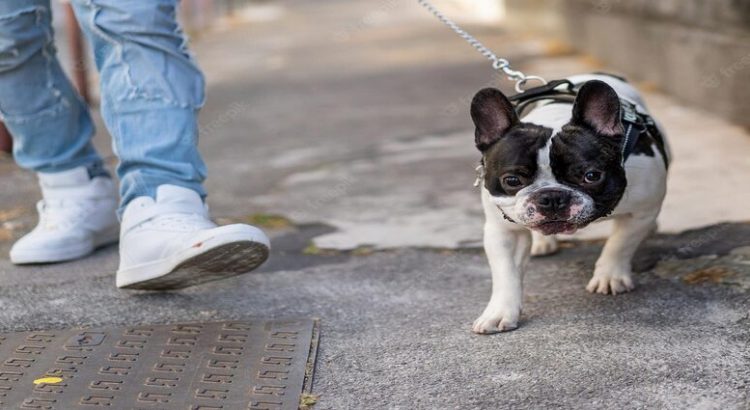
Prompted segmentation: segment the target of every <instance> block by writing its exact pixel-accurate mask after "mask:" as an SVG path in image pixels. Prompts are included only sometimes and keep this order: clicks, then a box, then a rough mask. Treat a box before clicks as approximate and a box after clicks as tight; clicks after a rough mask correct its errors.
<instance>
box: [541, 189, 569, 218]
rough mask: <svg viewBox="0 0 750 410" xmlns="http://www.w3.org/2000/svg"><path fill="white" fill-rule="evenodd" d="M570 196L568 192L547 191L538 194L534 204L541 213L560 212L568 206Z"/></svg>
mask: <svg viewBox="0 0 750 410" xmlns="http://www.w3.org/2000/svg"><path fill="white" fill-rule="evenodd" d="M570 199H571V195H570V192H568V191H562V190H559V189H549V190H545V191H542V192H540V193H539V194H538V196H537V200H536V204H537V206H538V207H539V210H541V211H547V212H552V213H557V212H560V211H562V210H564V209H567V208H568V205H570Z"/></svg>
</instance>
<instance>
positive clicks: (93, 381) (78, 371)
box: [0, 319, 318, 410]
mask: <svg viewBox="0 0 750 410" xmlns="http://www.w3.org/2000/svg"><path fill="white" fill-rule="evenodd" d="M317 338H318V324H317V321H315V320H307V319H305V320H285V321H241V322H213V323H189V324H176V325H158V326H134V327H125V328H112V329H84V330H81V329H69V330H61V331H38V332H25V333H8V334H3V335H0V363H2V364H1V365H0V408H3V409H11V408H12V409H63V410H69V409H79V408H80V409H93V408H107V409H163V410H168V409H183V410H185V409H194V410H198V409H201V410H209V409H297V408H298V407H299V399H300V395H301V393H302V392H303V391H304V390H309V388H310V385H311V383H312V371H313V366H314V361H315V353H316V350H317Z"/></svg>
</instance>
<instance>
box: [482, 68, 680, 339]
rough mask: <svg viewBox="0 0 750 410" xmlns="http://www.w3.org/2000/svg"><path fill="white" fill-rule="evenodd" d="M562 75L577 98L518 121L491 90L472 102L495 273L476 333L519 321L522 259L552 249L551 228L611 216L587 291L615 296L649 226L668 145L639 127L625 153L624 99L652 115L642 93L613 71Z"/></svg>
mask: <svg viewBox="0 0 750 410" xmlns="http://www.w3.org/2000/svg"><path fill="white" fill-rule="evenodd" d="M568 80H569V81H570V82H571V83H573V84H574V85H575V86H576V89H577V94H576V95H575V97H574V101H568V102H564V101H563V102H560V101H551V100H550V101H547V102H545V101H541V102H538V103H537V104H536V106H535V107H534V108H533V109H532V110H531V111H530V112H529V113H528V114H527V115H525V116H524V117H523V118H519V116H518V114H517V113H516V111H515V109H514V106H513V104H512V103H511V102H510V100H509V99H508V98H507V97H506V96H505V95H504V94H503V93H502V92H501V91H500V90H497V89H494V88H486V89H483V90H481V91H479V92H478V93H477V94H476V96H475V97H474V99H473V101H472V103H471V117H472V119H473V121H474V125H475V126H476V132H475V144H476V147H477V148H478V149H479V151H480V152H481V153H482V161H483V168H484V169H483V175H480V178H481V179H480V182H481V199H482V206H483V208H484V213H485V218H486V219H485V225H484V250H485V252H486V254H487V259H488V260H489V265H490V269H491V271H492V296H491V297H490V301H489V303H488V304H487V308H486V309H485V310H484V312H483V313H482V315H481V316H479V318H478V319H476V321H474V324H473V329H472V330H473V331H474V332H475V333H480V334H488V333H496V332H503V331H508V330H513V329H515V328H517V326H518V320H519V316H520V314H521V308H522V302H523V301H522V299H523V276H524V270H525V268H526V265H527V263H528V261H529V256H530V255H532V256H536V255H547V254H551V253H553V252H556V251H557V249H558V243H557V239H556V238H555V235H556V234H572V233H574V232H576V231H577V230H579V229H582V228H584V227H586V226H587V225H589V224H590V223H592V222H596V221H601V220H604V219H613V220H614V231H613V232H612V234H611V235H610V236H609V238H608V239H607V242H606V244H605V245H604V248H603V250H602V253H601V256H600V257H599V258H598V260H597V262H596V265H595V268H594V273H593V277H592V278H591V280H590V281H589V282H588V285H586V290H588V291H589V292H592V293H601V294H612V295H616V294H619V293H623V292H628V291H630V290H632V289H633V288H634V283H633V277H632V272H631V260H632V258H633V255H634V254H635V251H636V249H637V248H638V246H639V245H640V243H641V242H642V241H643V240H644V239H645V238H646V237H647V236H648V235H649V234H651V233H652V232H654V231H655V230H656V218H657V216H658V215H659V211H660V210H661V205H662V201H663V199H664V195H665V193H666V180H667V168H668V163H669V157H670V154H669V147H668V146H667V145H666V142H665V141H664V140H663V139H662V138H655V137H654V136H653V133H652V134H640V136H639V138H638V140H637V143H636V144H635V145H634V147H632V150H631V152H629V153H628V154H629V155H628V156H627V159H626V158H625V156H626V153H625V152H624V148H625V144H626V142H625V139H626V136H627V135H632V134H629V131H630V130H627V131H626V127H625V125H624V122H623V119H622V115H621V113H622V110H623V106H622V105H623V104H625V102H629V103H630V104H631V105H630V106H631V107H635V109H636V111H637V112H638V113H639V114H646V115H649V116H650V114H648V111H647V108H646V105H645V104H644V102H643V99H642V98H641V96H640V95H639V93H638V91H637V90H636V89H635V88H634V87H633V86H631V85H630V84H628V83H627V82H625V81H624V80H622V79H620V78H619V77H614V76H610V75H600V74H587V75H579V76H573V77H570V78H568ZM623 101H625V102H623ZM653 125H654V126H655V127H656V129H657V130H658V131H659V132H658V133H656V135H657V136H659V134H660V135H661V136H663V135H664V133H663V131H662V130H661V128H660V126H659V125H658V124H656V123H655V122H654V123H653Z"/></svg>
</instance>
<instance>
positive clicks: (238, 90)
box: [0, 0, 750, 409]
mask: <svg viewBox="0 0 750 410" xmlns="http://www.w3.org/2000/svg"><path fill="white" fill-rule="evenodd" d="M262 4H263V5H262V6H258V7H255V8H253V9H249V10H248V11H245V12H242V13H240V14H238V16H237V17H236V18H235V19H233V20H232V21H229V22H227V23H226V24H225V25H224V26H223V28H222V29H221V30H216V31H214V32H210V33H204V34H202V35H200V36H198V37H197V38H195V42H194V44H195V47H194V50H195V52H196V54H197V56H198V59H199V61H200V62H201V64H202V66H203V68H204V70H205V71H206V75H207V78H208V83H209V87H208V103H207V105H206V107H205V109H204V110H203V112H202V117H201V127H202V131H203V133H202V137H201V142H200V144H201V149H202V152H203V153H204V155H205V157H206V160H207V162H208V164H209V170H210V179H209V181H208V184H207V186H208V190H209V193H210V198H209V201H210V204H211V207H212V212H213V214H214V216H215V217H216V219H217V220H219V221H220V222H233V221H250V222H253V223H256V224H258V225H260V226H263V227H264V228H265V229H267V230H268V232H269V233H270V234H271V236H272V241H273V243H274V250H273V255H272V258H271V260H270V261H269V263H267V264H266V265H265V266H264V267H263V268H262V269H261V270H260V271H259V272H258V273H254V274H250V275H244V276H243V277H239V278H236V279H231V280H227V281H224V282H220V283H212V284H208V285H205V286H201V287H198V288H194V289H188V290H185V291H181V292H173V293H142V292H122V291H118V290H116V289H115V287H114V271H115V270H116V267H117V250H116V247H110V248H106V249H103V250H101V251H98V252H97V253H96V254H94V255H93V256H91V257H89V258H86V259H84V260H81V261H76V262H71V263H65V264H59V265H44V266H33V267H14V266H13V265H11V264H10V263H9V261H8V260H7V250H8V249H9V247H10V245H11V244H12V242H13V240H15V239H17V238H18V237H20V236H21V235H22V234H23V233H24V232H25V231H27V230H29V229H31V228H32V227H33V225H34V223H35V215H34V208H33V204H34V202H35V201H36V200H37V199H38V198H39V194H38V192H37V187H36V182H35V178H34V176H33V174H31V173H29V172H26V171H23V170H20V169H18V168H17V167H16V166H15V165H14V164H13V163H12V161H11V160H10V159H8V158H5V159H2V160H0V204H1V205H0V281H2V284H3V286H1V287H0V330H2V331H12V330H30V329H34V330H36V329H50V328H54V329H61V328H69V327H73V326H105V325H106V326H110V325H132V324H141V323H153V324H159V323H173V322H178V321H208V320H212V321H214V320H230V319H247V318H256V317H276V318H280V317H299V316H302V317H319V318H321V341H320V353H319V356H318V365H317V371H316V378H315V382H314V386H313V392H314V393H315V394H316V395H318V396H319V398H318V402H317V404H316V405H315V406H314V408H315V409H371V408H372V409H381V408H389V409H443V408H446V409H449V408H450V409H453V408H455V409H459V408H460V409H464V408H488V409H497V408H549V407H561V408H602V407H611V408H627V409H629V408H634V409H635V408H671V409H684V408H695V409H747V408H749V407H750V398H749V397H748V389H750V223H748V221H750V209H749V208H748V207H747V205H746V204H747V203H749V202H750V192H749V191H748V190H747V188H746V187H747V181H748V180H749V179H750V159H749V158H750V156H748V153H749V152H750V135H748V133H747V131H746V130H742V129H740V128H737V127H734V126H732V125H731V124H728V123H726V122H724V121H722V120H720V119H718V118H716V117H714V116H712V115H710V114H708V113H705V112H702V111H700V110H697V109H694V108H691V107H689V106H685V105H682V104H680V103H679V102H678V101H675V100H673V99H672V98H670V97H668V96H665V95H662V94H659V92H658V90H656V89H655V88H654V87H653V86H652V85H649V84H640V86H642V88H643V89H644V91H646V100H647V102H648V103H649V104H650V105H651V107H652V109H653V111H654V112H655V115H656V117H657V118H659V119H660V120H661V121H662V122H664V124H665V126H666V128H667V130H668V131H669V134H670V140H671V143H672V150H673V151H674V156H675V158H676V159H675V162H674V166H673V167H672V169H671V170H670V172H671V175H670V178H671V179H670V192H669V195H668V199H667V201H666V204H665V207H664V211H663V213H662V218H661V221H660V222H661V228H662V233H660V234H658V235H656V236H654V237H652V238H650V239H649V240H647V241H646V243H645V244H644V245H643V247H642V248H641V250H640V251H639V252H638V254H637V255H636V260H635V267H636V269H635V270H636V271H637V272H638V273H637V275H636V280H637V284H638V288H637V289H636V290H635V291H634V292H632V293H629V294H626V295H621V296H617V297H609V296H602V295H590V294H588V293H587V292H585V290H584V289H583V288H584V286H585V284H586V283H587V281H588V277H589V276H590V274H591V272H592V270H593V264H594V261H595V260H596V257H597V255H598V252H599V251H600V250H601V244H602V242H601V241H600V240H598V239H596V238H599V237H601V236H602V234H603V233H604V234H605V235H606V231H604V230H602V229H604V228H601V227H599V228H595V229H593V230H592V231H591V232H589V233H585V232H584V233H583V235H582V236H581V237H579V238H578V240H573V241H568V242H564V247H563V248H564V249H562V251H561V252H560V253H558V254H556V255H553V256H549V257H544V258H538V259H534V260H532V262H531V264H530V267H529V271H528V273H527V275H526V282H525V283H526V287H525V310H524V313H523V316H522V322H521V327H520V328H519V329H518V330H516V331H514V332H510V333H506V334H498V335H493V336H478V335H474V334H472V333H471V332H470V325H471V323H472V321H473V319H475V318H476V316H478V315H479V313H481V311H482V309H483V308H484V305H485V303H486V302H487V300H488V297H489V290H490V278H489V268H488V266H487V263H486V260H485V258H484V255H483V252H482V251H481V249H479V248H478V247H477V244H478V243H479V240H480V239H481V224H482V214H481V207H480V204H479V199H478V192H476V191H475V190H474V189H473V188H472V187H471V183H472V182H473V179H474V175H473V166H474V163H475V162H476V161H477V159H478V154H477V153H476V152H475V150H474V148H473V145H472V129H471V123H470V120H469V117H468V113H467V112H468V102H469V101H470V98H471V97H472V95H473V93H474V92H476V91H477V90H478V89H480V88H482V87H484V86H487V85H492V84H494V85H498V86H502V87H503V88H504V89H505V90H506V91H510V88H509V86H508V83H505V82H500V81H498V79H497V78H494V77H493V74H492V72H491V70H490V69H489V67H488V64H486V63H485V62H484V61H483V60H482V59H481V57H479V56H478V55H476V54H475V53H474V51H473V50H472V49H471V48H470V47H468V46H467V45H465V44H464V43H463V42H462V41H461V40H460V39H458V38H456V37H455V36H454V35H452V34H451V33H450V32H449V31H447V30H446V29H445V28H444V27H443V26H441V25H440V24H438V23H437V22H436V21H434V20H433V19H431V18H430V17H429V16H428V15H425V14H424V12H423V11H422V10H420V9H419V8H417V7H416V6H415V5H414V4H412V3H406V2H396V1H380V2H365V1H353V0H347V1H343V0H331V1H327V2H305V1H302V0H286V1H276V2H268V3H262ZM466 23H467V25H468V27H470V28H471V30H472V32H474V33H476V34H477V35H478V36H480V37H481V38H482V40H484V41H485V42H486V43H487V44H488V45H490V46H491V47H493V48H494V49H495V50H497V51H498V52H499V53H501V54H503V55H504V56H507V57H508V58H509V59H510V60H511V61H512V62H513V63H514V64H515V65H517V66H518V67H519V68H522V69H525V70H527V71H528V72H533V73H538V74H541V75H544V76H547V77H549V78H551V77H557V76H564V75H569V74H574V73H580V72H586V71H594V70H602V69H604V70H613V71H616V69H612V68H609V67H600V66H598V65H597V64H596V62H595V61H594V60H592V59H591V58H587V57H585V56H580V55H577V54H575V53H573V52H571V51H570V50H569V49H568V48H566V47H564V46H562V45H560V44H558V43H556V42H555V41H551V40H549V39H544V38H536V37H531V36H528V35H516V34H514V33H509V32H506V31H504V30H503V29H502V26H501V25H500V24H493V25H485V24H479V23H477V22H473V21H467V22H466ZM96 142H97V144H98V145H99V146H100V147H101V149H102V151H103V152H105V153H110V152H111V151H110V150H109V148H108V145H109V141H108V137H107V134H106V132H105V130H104V129H103V127H100V132H99V134H98V135H97V137H96ZM737 204H741V205H737Z"/></svg>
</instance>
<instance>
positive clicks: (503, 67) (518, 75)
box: [417, 0, 547, 93]
mask: <svg viewBox="0 0 750 410" xmlns="http://www.w3.org/2000/svg"><path fill="white" fill-rule="evenodd" d="M417 3H419V4H420V5H421V6H422V7H424V8H426V9H427V10H428V11H429V12H430V13H432V14H433V15H434V16H435V17H437V19H438V20H440V21H441V22H443V24H445V25H446V26H448V27H450V29H451V30H453V31H455V32H456V34H458V35H459V36H460V37H461V38H463V39H464V40H466V42H467V43H469V45H471V46H472V47H474V49H476V50H477V51H478V52H479V53H480V54H482V55H483V56H484V57H485V58H487V59H488V60H490V61H492V68H494V69H495V70H497V71H502V72H503V73H505V75H506V76H507V77H508V79H509V80H513V81H515V82H516V91H517V92H519V93H520V92H522V91H523V86H524V85H526V83H527V82H529V81H532V80H533V81H539V82H541V83H543V84H547V81H545V80H544V79H543V78H542V77H539V76H535V75H526V74H524V73H523V72H521V71H518V70H514V69H512V68H511V67H510V62H509V61H508V60H506V59H504V58H500V57H498V56H497V55H496V54H495V53H493V52H492V50H490V49H489V48H487V47H485V45H484V44H482V42H480V41H479V40H477V39H476V38H475V37H474V36H472V35H471V34H469V33H468V32H466V30H464V29H462V28H461V27H459V25H458V24H456V23H454V22H453V21H452V20H450V19H449V18H448V17H446V16H445V15H444V14H443V13H441V12H440V10H438V9H437V8H435V6H433V5H432V3H430V2H429V1H427V0H417Z"/></svg>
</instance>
